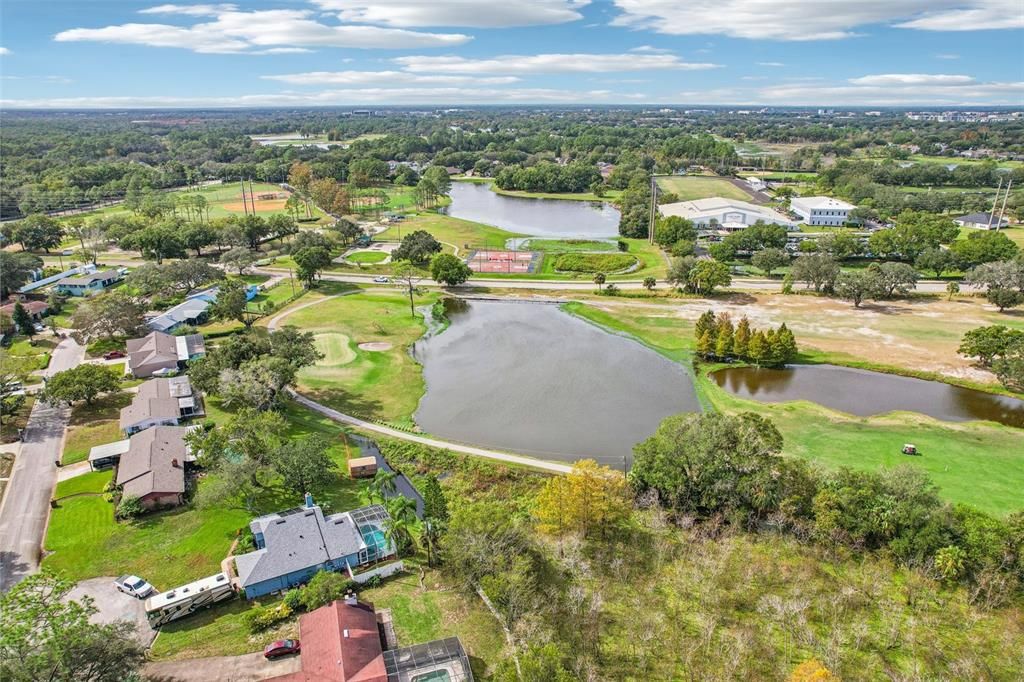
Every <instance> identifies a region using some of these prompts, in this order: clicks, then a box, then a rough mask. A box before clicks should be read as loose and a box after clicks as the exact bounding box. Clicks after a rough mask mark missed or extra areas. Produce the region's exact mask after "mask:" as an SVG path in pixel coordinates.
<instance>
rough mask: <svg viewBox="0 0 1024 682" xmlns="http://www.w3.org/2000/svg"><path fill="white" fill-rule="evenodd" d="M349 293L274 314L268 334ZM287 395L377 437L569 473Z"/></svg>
mask: <svg viewBox="0 0 1024 682" xmlns="http://www.w3.org/2000/svg"><path fill="white" fill-rule="evenodd" d="M350 293H357V292H355V291H353V292H345V293H342V294H336V295H334V296H325V297H324V298H319V299H317V300H315V301H309V302H307V303H303V304H302V305H300V306H296V307H294V308H292V309H290V310H285V311H283V312H280V313H278V314H277V315H275V316H274V317H272V318H271V319H270V320H269V321H268V322H267V328H268V329H269V330H270V331H273V330H274V329H276V328H277V327H278V326H279V325H280V324H281V320H283V319H284V318H286V317H287V316H288V315H291V314H292V313H294V312H296V311H298V310H303V309H305V308H309V307H310V306H314V305H318V304H320V303H323V302H324V301H330V300H333V299H335V298H338V297H339V296H345V295H348V294H350ZM288 393H289V395H291V396H292V398H294V399H295V400H296V401H297V402H298V403H299V404H301V405H303V406H305V407H308V408H309V409H311V410H314V411H315V412H319V413H320V414H322V415H324V416H325V417H327V418H328V419H330V420H332V421H336V422H338V423H339V424H348V425H350V426H356V427H359V428H361V429H365V430H366V431H372V432H374V433H379V434H381V435H383V436H388V437H389V438H397V439H399V440H405V441H409V442H412V443H419V444H421V445H427V446H429V447H432V448H439V449H443V450H451V451H452V452H459V453H462V454H465V455H473V456H475V457H484V458H487V459H493V460H497V461H499V462H505V463H506V464H517V465H520V466H528V467H532V468H534V469H543V470H544V471H550V472H552V473H557V474H567V473H569V472H570V471H572V465H569V464H559V463H557V462H548V461H545V460H542V459H534V458H533V457H524V456H521V455H514V454H510V453H507V452H499V451H497V450H488V449H486V448H478V447H476V446H473V445H463V444H462V443H454V442H451V441H445V440H439V439H437V438H429V437H427V436H420V435H417V434H414V433H407V432H405V431H400V430H399V429H394V428H391V427H390V426H384V425H382V424H375V423H373V422H368V421H366V420H363V419H360V418H358V417H353V416H352V415H348V414H344V413H342V412H339V411H337V410H335V409H332V408H330V407H327V406H326V405H323V404H321V403H318V402H316V401H315V400H312V399H310V398H307V397H306V396H304V395H302V394H301V393H299V392H297V391H295V390H293V389H290V388H289V389H288Z"/></svg>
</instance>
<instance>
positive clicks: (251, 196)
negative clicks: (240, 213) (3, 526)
mask: <svg viewBox="0 0 1024 682" xmlns="http://www.w3.org/2000/svg"><path fill="white" fill-rule="evenodd" d="M249 201H250V202H251V203H252V214H253V215H256V192H255V191H254V190H253V188H252V178H249Z"/></svg>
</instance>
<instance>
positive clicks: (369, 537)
mask: <svg viewBox="0 0 1024 682" xmlns="http://www.w3.org/2000/svg"><path fill="white" fill-rule="evenodd" d="M359 534H360V535H362V536H363V542H365V543H366V548H367V551H368V552H369V553H370V555H371V556H374V555H376V556H378V557H381V556H386V555H387V554H388V553H389V552H388V539H387V536H386V535H385V534H384V531H383V530H381V529H380V528H375V527H373V526H360V527H359Z"/></svg>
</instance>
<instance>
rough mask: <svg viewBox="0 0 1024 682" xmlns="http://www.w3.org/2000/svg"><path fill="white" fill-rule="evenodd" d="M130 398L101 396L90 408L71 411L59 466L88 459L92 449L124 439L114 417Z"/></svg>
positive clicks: (127, 396) (123, 395)
mask: <svg viewBox="0 0 1024 682" xmlns="http://www.w3.org/2000/svg"><path fill="white" fill-rule="evenodd" d="M131 399H132V394H130V393H118V394H116V395H111V396H104V397H102V398H100V399H98V400H97V401H96V403H95V404H93V405H91V406H89V405H85V404H79V405H76V406H75V407H74V409H72V411H71V421H70V422H69V424H68V432H67V439H66V440H65V441H64V455H63V457H61V463H62V464H74V463H75V462H82V461H84V460H86V459H87V458H88V457H89V450H90V449H92V448H93V447H95V446H97V445H103V444H104V443H113V442H114V441H118V440H121V439H122V438H124V434H122V433H121V428H120V426H119V425H118V417H119V416H120V413H121V408H122V407H124V406H125V405H128V404H129V403H130V402H131Z"/></svg>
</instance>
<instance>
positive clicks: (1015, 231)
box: [957, 225, 1024, 250]
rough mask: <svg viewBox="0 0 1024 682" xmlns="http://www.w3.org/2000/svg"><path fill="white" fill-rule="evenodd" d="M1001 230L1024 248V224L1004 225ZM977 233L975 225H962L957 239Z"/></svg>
mask: <svg viewBox="0 0 1024 682" xmlns="http://www.w3.org/2000/svg"><path fill="white" fill-rule="evenodd" d="M999 231H1000V232H1002V233H1003V234H1005V235H1006V236H1007V237H1008V238H1009V239H1010V241H1012V242H1013V243H1014V244H1016V245H1017V246H1019V247H1020V248H1021V249H1022V250H1024V225H1016V226H1011V227H1004V228H1003V229H1001V230H999ZM977 233H978V230H976V229H975V228H973V227H962V228H960V235H959V236H958V237H957V239H967V237H968V236H970V235H972V234H977Z"/></svg>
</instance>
